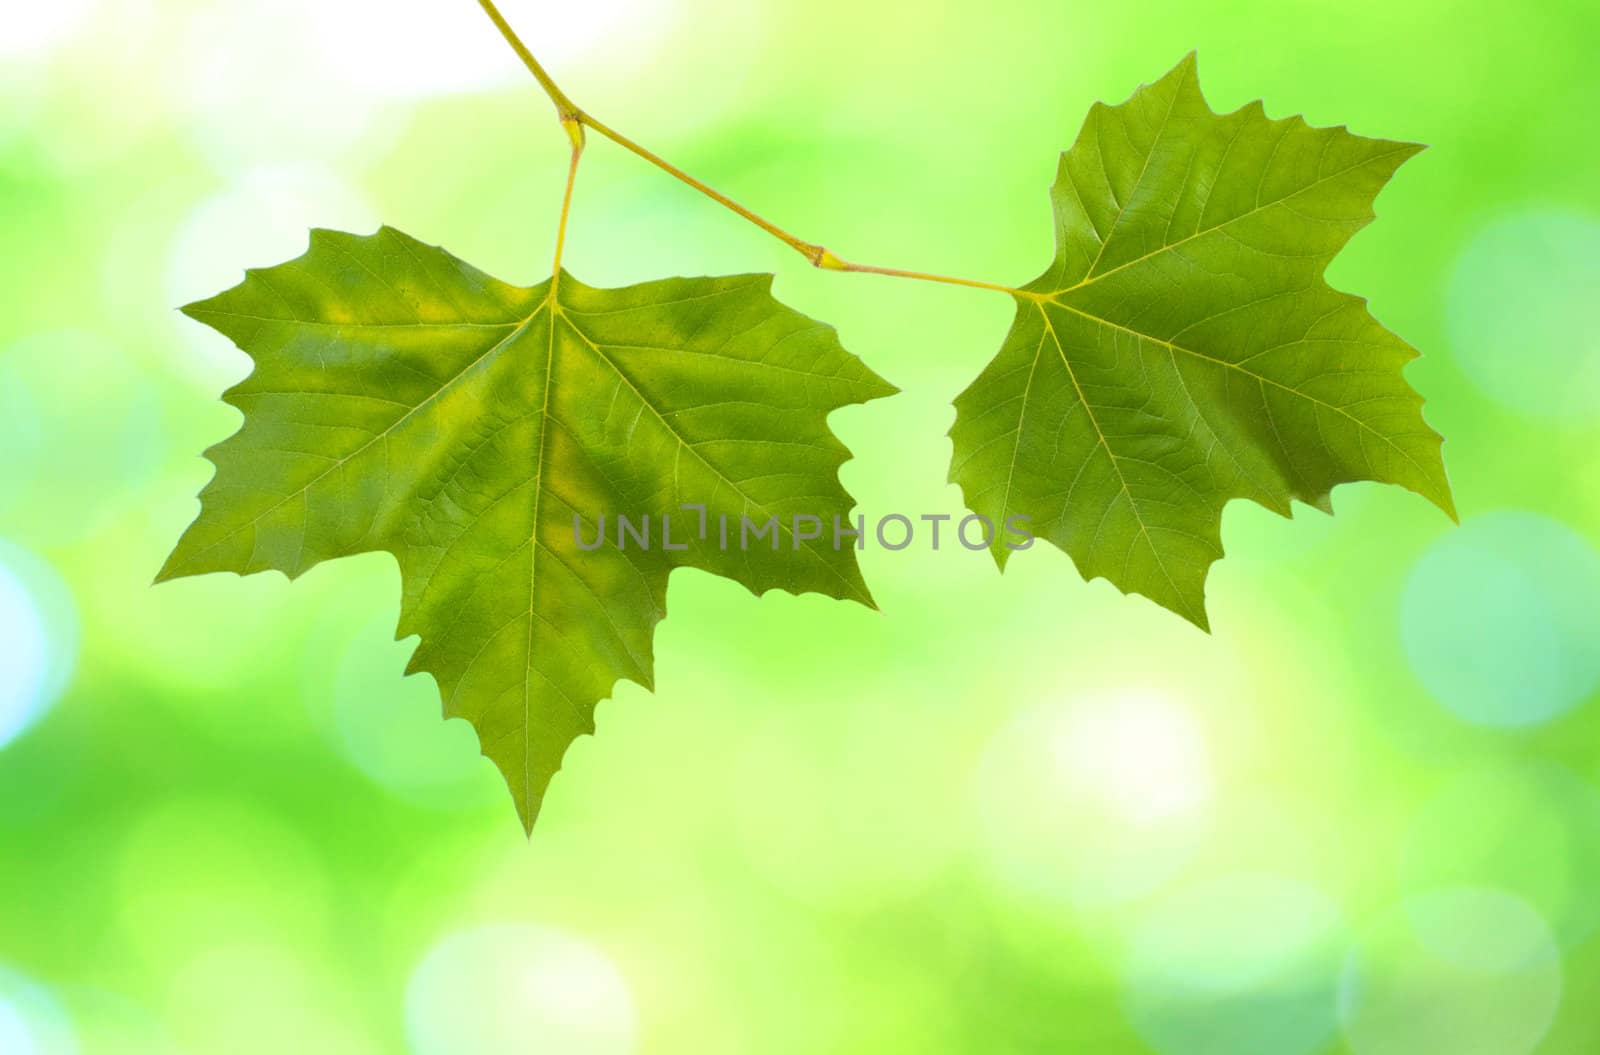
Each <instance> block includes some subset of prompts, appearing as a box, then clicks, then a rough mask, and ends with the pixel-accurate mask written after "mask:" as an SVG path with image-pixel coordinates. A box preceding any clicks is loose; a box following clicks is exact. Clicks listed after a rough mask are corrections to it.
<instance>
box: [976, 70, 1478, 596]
mask: <svg viewBox="0 0 1600 1055" xmlns="http://www.w3.org/2000/svg"><path fill="white" fill-rule="evenodd" d="M1422 149H1423V148H1422V147H1420V146H1417V145H1415V144H1411V143H1398V142H1390V141H1386V140H1381V139H1366V138H1364V137H1361V136H1357V135H1352V134H1351V133H1350V132H1348V131H1346V130H1345V129H1343V128H1313V127H1311V126H1309V125H1307V124H1306V122H1305V121H1304V120H1303V119H1301V118H1299V117H1292V118H1289V119H1287V120H1280V121H1274V120H1270V119H1268V118H1267V116H1266V115H1265V114H1264V113H1263V111H1262V108H1261V104H1260V103H1251V104H1250V105H1248V106H1246V107H1244V108H1242V109H1240V110H1237V111H1235V112H1233V113H1231V114H1226V115H1218V114H1215V113H1213V112H1212V110H1211V108H1210V107H1209V106H1208V105H1207V104H1206V101H1205V98H1204V97H1203V96H1202V95H1201V92H1200V84H1199V81H1198V78H1197V75H1196V67H1195V58H1194V55H1193V54H1191V55H1189V56H1188V57H1187V58H1185V59H1184V60H1183V61H1182V62H1181V63H1179V64H1178V66H1177V67H1176V68H1174V69H1173V70H1172V71H1171V72H1170V73H1168V74H1167V75H1166V76H1165V77H1163V78H1161V80H1159V81H1157V82H1156V83H1154V84H1150V85H1146V86H1144V87H1142V88H1140V89H1139V90H1138V91H1137V92H1135V93H1134V94H1133V97H1132V98H1130V99H1129V100H1128V101H1127V102H1125V103H1123V104H1121V105H1119V106H1106V105H1105V104H1103V103H1097V104H1095V106H1094V107H1093V109H1091V110H1090V112H1089V117H1088V119H1087V120H1086V121H1085V123H1084V126H1083V130H1082V132H1080V133H1079V135H1078V139H1077V142H1076V143H1075V144H1074V145H1073V147H1072V149H1070V150H1069V151H1067V152H1066V153H1065V154H1063V155H1062V156H1061V164H1060V170H1059V174H1058V178H1057V181H1056V184H1055V187H1054V188H1053V190H1052V201H1053V204H1054V211H1055V218H1056V243H1057V249H1056V257H1055V260H1054V262H1053V263H1052V264H1051V265H1050V268H1049V270H1048V271H1046V272H1045V273H1044V274H1043V275H1042V276H1040V277H1039V279H1038V280H1036V281H1035V282H1033V283H1031V284H1029V285H1028V286H1026V287H1024V288H1023V290H1022V291H1021V293H1020V295H1018V296H1017V298H1016V300H1017V318H1016V322H1015V324H1014V325H1013V327H1012V330H1011V333H1010V335H1009V336H1008V337H1007V338H1006V341H1005V344H1004V346H1003V347H1002V349H1001V351H1000V354H999V355H998V356H997V357H996V358H995V359H994V361H993V362H991V363H990V364H989V366H988V367H987V368H986V369H985V370H984V371H983V373H982V374H981V375H980V376H979V377H978V379H977V380H976V381H975V382H974V383H973V384H972V386H971V387H969V388H968V389H967V390H966V391H965V392H963V393H962V394H961V395H960V396H959V397H958V398H957V399H956V411H957V413H956V423H955V426H954V428H952V429H951V433H950V435H951V439H952V440H953V443H954V458H953V460H952V463H951V470H950V479H951V482H953V483H957V484H959V485H960V486H961V488H962V492H963V494H964V496H965V499H966V503H967V505H968V506H969V507H970V508H971V509H972V510H973V511H974V512H975V513H979V514H982V515H984V516H985V517H987V518H989V519H990V520H991V521H992V522H994V523H995V524H997V525H1005V524H1006V523H1007V521H1008V520H1009V519H1010V518H1013V517H1027V518H1029V519H1030V521H1031V529H1032V532H1033V533H1034V534H1035V535H1037V536H1038V537H1040V538H1044V539H1047V540H1048V541H1050V542H1052V543H1054V544H1055V545H1056V546H1058V547H1060V548H1061V549H1062V550H1064V551H1065V552H1066V553H1067V554H1068V555H1070V556H1071V558H1072V560H1073V562H1074V563H1075V564H1076V565H1077V567H1078V570H1079V571H1080V572H1081V573H1082V574H1083V576H1084V577H1085V578H1086V579H1093V578H1097V577H1104V578H1106V579H1109V580H1110V581H1111V582H1112V584H1113V585H1115V586H1117V587H1118V588H1119V589H1121V590H1122V591H1123V592H1124V593H1129V592H1133V593H1140V594H1143V595H1145V596H1146V597H1149V598H1151V599H1152V600H1154V601H1155V602H1156V603H1158V604H1160V605H1163V606H1164V607H1166V608H1169V609H1171V610H1172V611H1174V612H1177V613H1178V614H1180V615H1182V616H1184V617H1185V618H1187V619H1189V620H1191V621H1192V622H1194V623H1196V624H1197V625H1199V626H1200V627H1202V628H1205V627H1207V625H1208V624H1207V618H1206V612H1205V577H1206V573H1207V571H1208V569H1209V568H1210V565H1211V564H1212V563H1213V562H1214V561H1216V560H1217V559H1219V558H1220V557H1221V556H1222V543H1221V523H1222V509H1223V506H1224V505H1225V504H1226V503H1227V502H1228V501H1229V500H1231V499H1234V498H1248V499H1251V500H1253V501H1256V502H1259V503H1260V504H1261V505H1263V506H1265V507H1267V508H1268V509H1271V510H1274V511H1275V512H1278V513H1281V514H1283V515H1284V516H1289V515H1290V513H1291V507H1290V500H1291V499H1298V500H1299V501H1301V502H1305V503H1308V504H1311V505H1314V506H1316V507H1318V508H1320V509H1323V510H1324V511H1330V512H1331V506H1330V505H1329V493H1330V491H1331V490H1332V488H1333V487H1334V486H1335V485H1336V484H1340V483H1344V482H1347V481H1354V480H1378V481H1383V482H1386V483H1394V484H1399V485H1401V486H1403V487H1406V488H1409V489H1410V490H1412V491H1415V492H1417V493H1418V494H1420V495H1422V496H1423V497H1425V498H1427V499H1429V500H1431V501H1432V502H1434V503H1435V504H1436V505H1438V506H1439V507H1440V508H1441V509H1443V510H1444V511H1445V512H1447V513H1449V514H1450V515H1451V516H1454V515H1455V513H1454V507H1453V505H1452V502H1451V497H1450V487H1449V483H1448V481H1447V479H1446V477H1445V471H1444V464H1443V461H1442V459H1441V457H1440V445H1441V441H1440V438H1439V436H1438V435H1437V434H1436V433H1435V432H1434V431H1433V430H1432V429H1430V428H1429V427H1428V426H1427V424H1425V423H1424V421H1423V418H1422V400H1421V398H1420V397H1419V396H1418V395H1417V394H1416V393H1415V392H1414V391H1413V390H1412V389H1411V387H1410V386H1409V385H1408V384H1407V383H1406V381H1405V380H1404V378H1403V377H1402V368H1403V367H1404V365H1405V364H1406V363H1407V362H1408V361H1410V360H1411V359H1413V358H1414V357H1415V356H1416V352H1415V351H1414V350H1413V349H1412V348H1411V347H1410V346H1409V345H1407V344H1406V343H1405V342H1404V341H1402V340H1401V339H1400V338H1399V337H1396V336H1395V335H1394V334H1392V333H1390V332H1389V331H1388V330H1386V329H1384V327H1383V326H1381V325H1380V324H1379V323H1378V322H1377V320H1375V319H1374V318H1373V317H1372V316H1371V315H1370V314H1369V313H1368V312H1367V308H1366V302H1365V301H1364V300H1362V299H1360V298H1358V297H1353V296H1350V295H1349V294H1346V293H1341V292H1338V291H1337V290H1334V289H1332V288H1331V287H1329V286H1328V284H1327V283H1326V282H1325V281H1324V279H1323V271H1324V270H1325V268H1326V267H1327V265H1328V263H1329V262H1330V261H1331V260H1332V259H1333V257H1334V256H1335V255H1336V254H1337V253H1338V252H1339V250H1340V249H1341V248H1343V247H1344V245H1345V243H1346V242H1347V241H1349V239H1350V238H1351V236H1352V235H1354V234H1355V233H1356V232H1357V231H1359V230H1360V229H1361V228H1362V227H1364V226H1366V225H1367V224H1368V223H1369V222H1370V221H1371V220H1372V216H1373V214H1372V201H1373V199H1374V198H1375V197H1376V195H1377V194H1378V192H1379V190H1381V189H1382V187H1383V186H1384V184H1385V183H1387V182H1388V180H1389V178H1390V177H1391V176H1392V175H1393V174H1394V171H1395V170H1396V169H1397V168H1399V166H1400V165H1401V163H1403V162H1404V161H1405V160H1406V159H1407V158H1410V157H1411V156H1412V155H1414V154H1416V153H1417V152H1419V151H1420V150H1422ZM1015 541H1016V537H1015V535H1013V534H1011V533H1008V532H1005V531H999V532H997V533H996V537H995V540H994V544H993V554H994V557H995V560H996V561H997V562H998V563H999V564H1000V566H1001V567H1002V568H1004V567H1005V563H1006V559H1007V557H1008V555H1009V554H1010V552H1011V550H1010V549H1009V548H1008V543H1013V542H1015Z"/></svg>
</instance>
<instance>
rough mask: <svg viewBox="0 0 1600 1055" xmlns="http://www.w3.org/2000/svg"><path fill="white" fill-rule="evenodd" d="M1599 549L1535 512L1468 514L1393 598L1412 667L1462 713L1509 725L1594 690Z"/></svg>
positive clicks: (1598, 675) (1599, 636)
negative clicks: (1470, 516) (1396, 598)
mask: <svg viewBox="0 0 1600 1055" xmlns="http://www.w3.org/2000/svg"><path fill="white" fill-rule="evenodd" d="M1596 597H1600V555H1597V554H1596V552H1595V550H1594V548H1593V547H1592V546H1591V545H1590V544H1589V542H1588V541H1587V540H1586V539H1584V538H1583V537H1582V536H1580V535H1578V534H1577V533H1576V532H1575V531H1573V530H1572V529H1571V528H1569V527H1567V526H1566V525H1564V524H1562V523H1560V522H1558V521H1555V520H1552V519H1550V518H1548V517H1544V516H1540V515H1538V514H1535V513H1524V512H1513V511H1502V512H1497V513H1490V514H1488V515H1485V516H1481V517H1475V518H1474V519H1472V520H1469V521H1468V522H1467V523H1466V524H1464V525H1463V526H1462V527H1461V528H1460V529H1459V530H1456V531H1452V532H1449V533H1447V534H1445V535H1444V536H1443V537H1441V538H1440V539H1439V541H1438V542H1436V543H1434V545H1433V546H1432V547H1430V548H1429V549H1428V551H1427V552H1426V553H1424V554H1423V556H1422V558H1421V559H1420V560H1419V561H1418V562H1417V563H1416V565H1415V566H1414V567H1413V568H1412V570H1411V574H1410V576H1409V578H1408V579H1407V581H1406V586H1405V593H1404V596H1403V597H1402V599H1401V605H1400V627H1401V636H1402V640H1403V641H1404V644H1405V651H1406V656H1407V658H1408V659H1409V660H1410V662H1411V667H1412V669H1413V670H1414V671H1415V672H1416V675H1417V677H1418V678H1419V679H1421V681H1422V683H1423V684H1424V685H1425V686H1427V688H1428V690H1429V691H1430V692H1431V693H1432V694H1433V696H1434V697H1435V698H1436V699H1437V700H1438V701H1439V702H1440V703H1441V704H1443V705H1444V706H1445V707H1446V708H1448V709H1449V710H1450V711H1451V712H1452V713H1454V714H1455V715H1457V716H1458V717H1461V718H1464V719H1466V720H1467V721H1469V722H1474V723H1478V724H1482V725H1489V726H1497V727H1505V728H1515V727H1519V726H1528V725H1536V724H1538V723H1540V722H1545V721H1549V720H1550V719H1552V718H1555V717H1557V716H1559V715H1561V714H1564V713H1566V712H1567V711H1569V710H1571V709H1572V708H1574V707H1576V706H1578V705H1579V704H1581V703H1583V702H1584V701H1585V700H1586V699H1588V698H1589V697H1590V696H1592V695H1593V694H1594V693H1595V691H1596V690H1597V689H1600V648H1596V647H1595V642H1596V641H1600V606H1597V605H1596V604H1595V600H1594V599H1595V598H1596Z"/></svg>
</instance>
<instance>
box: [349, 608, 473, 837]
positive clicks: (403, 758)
mask: <svg viewBox="0 0 1600 1055" xmlns="http://www.w3.org/2000/svg"><path fill="white" fill-rule="evenodd" d="M411 650H412V645H410V644H401V643H399V642H396V641H395V639H394V617H393V616H385V617H382V618H379V619H377V620H374V621H372V622H369V623H368V624H367V625H366V626H365V627H364V628H363V629H362V630H361V631H360V632H359V633H357V634H356V635H355V637H354V638H353V639H352V640H351V642H350V645H349V647H348V648H347V649H346V650H345V653H344V656H343V657H342V658H341V659H340V660H339V665H338V668H337V670H336V671H335V673H334V680H333V694H334V699H333V728H334V731H335V735H336V736H337V739H338V745H339V748H340V751H341V753H343V754H344V756H345V757H346V758H347V759H349V760H350V762H351V763H352V764H353V765H354V766H355V767H356V768H357V769H359V770H361V772H362V773H364V774H366V776H367V777H369V778H370V779H371V780H372V781H373V782H374V783H376V784H378V785H380V786H382V787H384V788H386V789H387V790H389V791H391V792H393V793H395V794H396V795H399V796H401V797H402V798H405V799H407V800H408V801H411V802H415V803H417V804H419V805H425V806H446V807H448V806H470V805H477V804H481V803H484V802H486V801H498V797H499V796H500V795H503V794H504V788H503V786H502V784H501V782H500V780H499V779H498V778H497V777H495V776H494V772H493V769H492V768H491V767H490V766H489V764H488V763H487V762H486V761H484V759H483V758H482V756H481V754H480V753H479V750H478V740H477V736H476V735H475V734H474V733H473V731H472V727H471V726H469V725H468V724H467V723H466V722H446V721H445V720H444V717H443V715H442V714H441V713H440V708H439V689H438V686H437V685H436V684H435V683H434V681H433V679H432V678H429V677H420V676H416V677H404V676H403V674H404V671H405V665H406V658H407V657H408V656H409V655H410V653H411ZM317 676H318V677H319V678H320V677H324V676H325V675H324V674H323V673H322V672H321V670H320V668H319V670H318V674H317ZM491 794H492V795H493V796H494V798H493V800H491V799H490V795H491Z"/></svg>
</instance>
